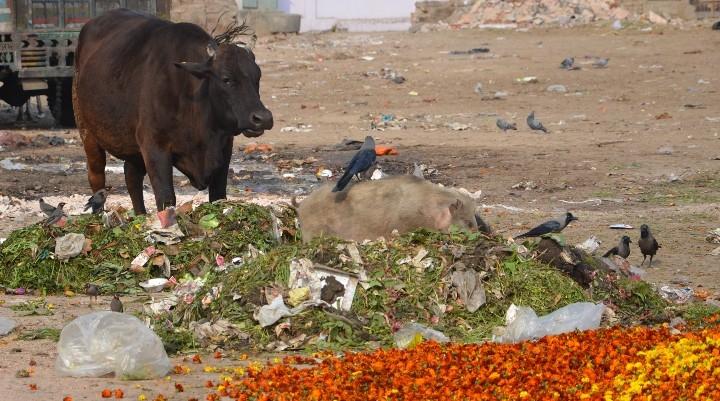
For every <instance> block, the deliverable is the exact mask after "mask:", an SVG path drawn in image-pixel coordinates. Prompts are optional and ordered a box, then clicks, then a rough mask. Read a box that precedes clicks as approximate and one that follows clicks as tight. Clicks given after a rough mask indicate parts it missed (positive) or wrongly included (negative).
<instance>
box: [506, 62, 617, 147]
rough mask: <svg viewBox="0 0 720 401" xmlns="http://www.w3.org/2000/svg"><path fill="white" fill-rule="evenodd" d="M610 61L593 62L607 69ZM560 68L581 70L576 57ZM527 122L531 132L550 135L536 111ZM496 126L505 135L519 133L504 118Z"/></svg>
mask: <svg viewBox="0 0 720 401" xmlns="http://www.w3.org/2000/svg"><path fill="white" fill-rule="evenodd" d="M609 61H610V59H608V58H602V57H597V58H595V61H594V62H593V64H592V65H593V67H595V68H605V67H607V65H608V62H609ZM560 68H562V69H565V70H579V69H580V67H579V66H576V65H575V58H574V57H566V58H565V59H564V60H563V61H562V62H561V63H560ZM525 121H526V122H527V125H528V127H530V129H531V130H533V131H542V132H544V133H546V134H548V133H549V132H548V130H547V128H545V127H544V126H543V124H542V122H540V120H538V119H536V118H535V112H534V111H532V112H530V114H529V115H528V116H527V118H526V119H525ZM495 125H497V127H498V128H500V129H501V130H502V132H503V133H506V132H507V131H508V130H513V131H517V124H515V123H511V122H508V121H505V120H503V119H502V118H498V119H497V120H496V121H495Z"/></svg>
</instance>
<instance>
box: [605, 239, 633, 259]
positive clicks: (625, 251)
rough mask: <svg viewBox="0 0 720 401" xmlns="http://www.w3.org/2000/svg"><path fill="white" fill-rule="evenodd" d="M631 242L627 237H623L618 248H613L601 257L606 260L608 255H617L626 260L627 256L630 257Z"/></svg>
mask: <svg viewBox="0 0 720 401" xmlns="http://www.w3.org/2000/svg"><path fill="white" fill-rule="evenodd" d="M631 243H632V241H631V240H630V237H628V236H627V235H623V237H622V238H620V243H619V244H618V246H616V247H613V248H612V249H611V250H609V251H607V252H605V254H604V255H603V257H604V258H607V257H608V256H610V255H618V256H620V257H621V258H623V259H627V258H628V256H630V244H631Z"/></svg>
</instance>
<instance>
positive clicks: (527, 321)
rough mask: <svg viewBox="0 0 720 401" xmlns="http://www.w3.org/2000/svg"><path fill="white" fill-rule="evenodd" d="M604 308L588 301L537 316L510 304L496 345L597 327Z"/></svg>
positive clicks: (529, 310)
mask: <svg viewBox="0 0 720 401" xmlns="http://www.w3.org/2000/svg"><path fill="white" fill-rule="evenodd" d="M604 311H605V305H603V304H594V303H592V302H576V303H574V304H570V305H567V306H564V307H562V308H560V309H558V310H556V311H555V312H552V313H550V314H549V315H545V316H542V317H538V316H537V314H535V311H534V310H532V308H529V307H526V306H521V307H517V306H515V305H510V307H509V308H508V311H507V314H506V315H505V321H506V324H507V327H505V329H504V332H503V334H502V335H501V336H499V337H497V338H495V339H494V340H495V341H496V342H502V343H517V342H520V341H525V340H531V339H534V338H542V337H545V336H550V335H556V334H562V333H568V332H571V331H575V330H581V331H583V330H591V329H596V328H598V327H600V319H602V314H603V312H604Z"/></svg>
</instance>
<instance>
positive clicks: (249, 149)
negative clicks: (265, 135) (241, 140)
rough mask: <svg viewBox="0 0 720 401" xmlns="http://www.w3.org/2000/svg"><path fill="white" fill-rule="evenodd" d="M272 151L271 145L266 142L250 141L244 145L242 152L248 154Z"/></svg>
mask: <svg viewBox="0 0 720 401" xmlns="http://www.w3.org/2000/svg"><path fill="white" fill-rule="evenodd" d="M272 151H273V146H272V145H270V144H268V143H259V144H258V143H255V142H251V143H248V144H247V145H245V149H243V153H245V154H246V155H249V154H250V153H270V152H272Z"/></svg>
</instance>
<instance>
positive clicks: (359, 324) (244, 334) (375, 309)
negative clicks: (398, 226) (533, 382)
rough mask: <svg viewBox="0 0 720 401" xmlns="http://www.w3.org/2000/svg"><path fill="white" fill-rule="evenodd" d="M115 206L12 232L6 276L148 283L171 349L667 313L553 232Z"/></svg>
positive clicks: (634, 282) (131, 289) (24, 282)
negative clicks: (350, 237) (302, 220)
mask: <svg viewBox="0 0 720 401" xmlns="http://www.w3.org/2000/svg"><path fill="white" fill-rule="evenodd" d="M109 213H113V215H112V216H113V218H112V219H111V218H108V217H107V216H105V218H104V219H103V218H100V217H97V216H71V218H70V219H69V221H68V222H67V224H66V225H65V226H64V227H62V228H59V227H56V226H51V227H43V226H40V225H33V226H30V227H27V228H24V229H21V230H18V231H15V232H13V233H12V234H11V235H10V236H9V237H8V239H7V240H6V241H5V242H4V243H3V244H2V245H0V266H2V269H1V270H0V285H2V286H4V287H5V289H6V291H7V292H11V293H26V292H28V291H33V290H35V291H42V292H48V293H61V292H65V293H66V294H67V293H68V292H72V291H78V290H80V289H82V288H84V286H85V285H86V284H87V283H89V282H92V283H94V284H95V285H97V286H98V287H99V288H100V293H101V294H112V293H121V294H142V293H146V294H147V295H146V296H147V298H145V299H146V301H145V302H144V304H143V308H142V309H143V310H142V316H141V318H142V320H144V323H145V324H146V325H148V326H149V327H151V328H152V329H153V330H154V331H155V333H156V334H158V335H159V337H160V338H161V339H162V341H163V344H164V347H165V349H166V350H167V351H168V352H170V353H172V352H176V351H179V350H183V349H188V348H197V347H203V348H208V349H210V350H217V349H218V348H220V349H247V348H251V349H255V350H261V351H282V350H298V349H308V348H310V349H335V348H337V347H342V348H343V349H367V348H375V347H381V346H398V347H411V346H413V345H414V344H417V343H419V342H421V341H422V340H423V339H433V340H436V341H456V342H477V341H483V340H488V339H492V338H496V340H497V341H503V342H515V341H520V340H523V339H526V338H536V337H542V336H544V335H546V334H548V333H561V332H567V331H572V330H575V329H587V328H593V327H597V326H598V325H599V324H600V318H601V316H602V318H603V322H604V324H607V325H614V324H625V325H635V324H642V323H657V322H661V321H668V320H669V319H670V318H671V317H673V314H672V313H671V311H670V309H671V308H668V305H669V304H668V302H667V301H665V300H664V299H663V298H662V297H661V296H660V294H658V292H657V291H656V290H655V289H653V288H652V287H651V286H650V285H649V284H648V283H645V282H643V281H641V280H639V279H637V277H636V276H634V275H633V274H632V271H630V270H628V269H623V268H619V269H618V268H616V269H612V268H609V267H607V266H606V265H605V264H603V263H602V262H600V261H599V260H598V259H596V258H594V257H592V256H589V255H588V254H586V253H583V251H581V250H579V249H576V248H572V249H570V248H569V247H568V246H567V245H565V244H564V240H563V239H562V236H560V235H554V236H553V237H549V238H544V239H543V240H542V241H541V242H540V243H539V244H535V243H532V242H526V243H524V244H517V243H512V242H511V243H509V244H508V243H505V241H503V240H502V239H501V238H489V237H486V236H484V235H482V234H480V233H471V232H467V231H455V230H451V231H450V232H449V233H438V232H430V231H425V230H419V231H415V232H412V233H409V234H405V235H401V236H392V237H391V238H388V239H378V240H375V241H364V242H362V243H359V244H358V243H355V242H345V241H340V240H337V239H332V238H319V239H315V240H312V241H310V242H309V243H306V244H305V243H303V242H302V241H301V240H300V238H299V237H300V235H299V233H298V232H297V231H296V221H295V220H296V219H295V213H294V210H293V209H292V208H291V207H288V206H285V205H283V204H277V205H273V206H270V207H263V206H259V205H254V204H249V203H243V202H234V201H219V202H215V203H211V204H203V205H200V206H198V207H196V208H195V209H193V208H192V205H191V204H190V205H181V206H179V207H178V208H177V209H176V213H177V221H178V222H177V224H176V225H174V226H171V227H170V228H168V229H159V228H158V225H157V222H156V221H154V219H153V218H150V217H144V216H141V217H132V216H129V215H128V214H127V212H124V211H121V210H120V211H118V210H113V211H111V212H109ZM118 217H119V218H118ZM58 243H60V244H63V246H61V247H59V248H58ZM66 243H67V244H66ZM544 243H550V244H555V245H547V244H545V245H542V244H544ZM553 247H555V248H557V249H555V250H553V249H552V248H553ZM58 252H60V253H62V255H59V254H58ZM18 291H21V292H18ZM565 306H568V308H565V309H562V308H563V307H565ZM559 309H560V310H559ZM513 310H514V311H515V312H512V311H513ZM553 312H555V313H553ZM546 315H547V317H545V316H546ZM538 316H540V317H538ZM501 326H507V327H506V328H504V329H503V328H502V327H501ZM513 333H515V334H513ZM68 358H70V359H71V358H72V356H68ZM70 359H68V361H69V360H70ZM110 362H113V361H108V363H110ZM113 363H114V362H113ZM103 366H104V367H103V369H106V368H107V366H106V365H103ZM115 368H116V367H115ZM115 368H114V369H115ZM117 369H119V368H117ZM131 375H134V373H131Z"/></svg>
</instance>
